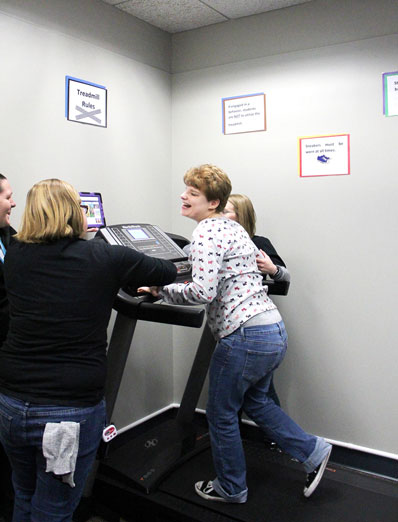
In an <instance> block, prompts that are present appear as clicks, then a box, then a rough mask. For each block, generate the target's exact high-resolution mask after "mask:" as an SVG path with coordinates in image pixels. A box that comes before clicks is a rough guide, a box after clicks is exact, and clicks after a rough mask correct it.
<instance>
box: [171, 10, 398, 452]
mask: <svg viewBox="0 0 398 522" xmlns="http://www.w3.org/2000/svg"><path fill="white" fill-rule="evenodd" d="M361 3H362V4H366V6H368V7H369V11H368V15H369V23H368V24H367V29H369V30H370V25H372V24H375V23H376V24H375V25H376V28H374V26H373V25H372V28H373V29H372V30H373V34H371V35H370V36H369V37H368V38H365V37H364V39H361V40H356V38H357V30H358V27H359V26H360V24H359V23H358V24H357V23H356V18H351V25H352V27H353V29H352V32H351V36H350V28H349V24H348V23H345V24H344V27H343V28H342V31H341V34H340V38H341V41H344V42H349V43H342V44H334V45H325V46H320V41H319V38H321V35H320V31H319V27H320V26H322V27H324V28H325V32H326V40H325V41H328V38H329V36H330V34H331V33H330V27H329V26H328V25H327V20H326V19H325V18H324V16H323V14H322V13H323V9H322V8H325V9H326V8H327V12H329V13H332V12H333V8H335V9H336V10H338V12H339V16H338V17H337V18H338V19H344V16H343V14H344V7H343V5H345V6H346V7H345V9H346V13H345V14H346V18H347V19H350V17H351V15H354V14H355V15H356V14H357V13H355V12H352V10H353V9H354V7H355V6H353V4H355V2H347V3H345V2H344V3H343V2H335V1H329V2H327V1H323V0H322V1H320V2H311V3H308V4H303V5H302V6H297V7H296V8H294V11H292V13H293V12H295V13H296V15H297V18H296V21H297V25H296V26H295V27H294V28H292V27H293V26H292V18H291V17H290V15H289V17H288V19H287V21H286V25H283V20H282V19H281V18H280V17H281V16H282V13H280V17H279V15H278V17H279V18H278V31H279V38H280V41H282V40H283V39H284V36H285V35H286V38H287V40H289V41H290V42H291V41H292V40H293V38H294V36H295V34H299V33H300V31H301V30H302V29H303V28H302V27H301V26H300V22H301V21H302V22H303V24H304V25H303V27H304V29H306V28H308V24H309V22H308V20H310V21H311V26H313V27H315V28H318V29H317V30H316V31H315V33H316V38H315V41H314V46H313V47H314V48H313V49H310V48H309V47H311V45H310V42H309V39H310V38H309V36H308V33H307V37H306V45H305V47H306V48H307V49H306V50H297V51H293V50H292V49H289V52H285V53H280V54H276V53H275V51H272V52H271V53H270V55H268V56H267V52H266V50H265V49H267V48H268V46H267V45H266V44H267V42H268V39H267V36H268V35H267V32H266V30H265V29H268V28H269V27H270V23H269V19H268V18H267V16H265V15H264V16H262V17H261V18H257V17H255V20H253V18H252V17H251V18H250V19H245V20H241V21H238V22H241V25H238V24H237V23H232V22H231V23H230V22H228V24H219V25H218V26H211V27H208V28H205V29H203V30H196V31H190V32H187V33H181V34H179V35H176V36H175V37H174V38H173V41H174V43H173V45H174V52H176V53H177V57H178V69H179V70H181V71H185V72H178V73H175V74H174V75H173V89H172V91H173V137H172V144H173V165H172V172H173V174H172V180H173V186H172V192H173V194H174V197H175V199H176V200H178V196H179V194H180V193H181V191H182V188H183V184H182V175H183V173H184V172H185V170H186V169H187V168H189V167H191V166H193V165H197V164H200V163H203V162H212V163H215V164H217V165H219V166H221V167H222V168H224V169H225V170H226V172H227V173H229V175H230V177H231V179H232V183H233V190H234V191H235V192H243V193H245V194H248V195H249V196H250V197H251V198H252V199H253V202H254V204H255V208H256V211H257V215H258V232H259V233H260V234H263V235H266V236H268V237H270V238H271V240H272V241H273V243H274V245H275V246H276V247H277V249H278V251H279V252H280V254H281V255H282V257H283V258H284V259H285V260H286V262H287V264H288V266H289V268H290V271H291V274H292V284H291V289H290V292H289V295H288V296H287V297H279V298H275V301H276V302H277V304H278V306H280V310H281V312H282V314H283V316H284V318H285V321H286V324H287V328H288V332H289V335H290V348H289V353H288V356H287V358H286V361H285V363H284V365H283V367H282V368H281V369H280V370H279V372H278V374H277V377H276V385H277V390H278V392H279V394H280V397H281V401H282V403H283V405H284V406H285V407H286V409H287V411H288V412H289V413H290V414H291V415H292V416H294V418H295V419H296V420H297V421H298V422H299V423H300V424H302V425H303V427H304V428H306V429H307V430H308V431H311V432H313V433H316V434H318V435H322V436H325V437H328V438H330V439H333V440H336V441H340V442H343V443H352V444H354V445H358V446H363V447H366V448H369V449H374V450H379V451H384V452H387V453H391V454H395V455H397V457H398V446H397V438H396V433H397V431H398V418H397V416H396V415H394V414H393V412H395V410H396V404H397V401H398V382H397V379H396V371H395V368H396V365H397V350H396V347H397V346H396V345H397V343H396V339H395V337H396V335H395V325H394V314H395V308H396V307H395V301H396V296H397V290H398V288H397V286H398V285H397V282H396V277H395V265H396V263H395V261H394V260H395V258H396V257H397V255H398V248H397V242H396V237H397V232H398V230H397V210H396V209H397V206H396V194H397V188H398V186H397V185H398V182H397V176H396V165H397V160H398V148H397V138H398V118H393V117H392V118H386V117H384V116H383V114H382V76H381V75H382V73H383V72H387V71H393V70H397V65H398V64H397V50H398V35H397V34H390V35H387V36H375V34H377V33H378V32H379V33H380V34H386V33H385V31H386V27H387V28H390V29H391V17H393V14H394V13H393V11H392V9H391V7H392V2H388V1H387V2H383V1H381V2H376V1H374V2H370V1H366V3H365V2H361ZM347 4H348V5H347ZM356 4H358V2H356ZM394 5H395V6H396V4H394ZM370 7H372V9H370ZM376 7H378V9H379V10H378V11H376ZM397 11H398V10H397V9H396V7H395V11H394V12H395V18H394V21H395V24H394V28H395V30H396V27H397V23H396V22H397V16H398V12H397ZM376 12H377V13H378V14H377V16H376V15H375V13H376ZM299 13H301V15H299ZM358 13H359V14H358V16H359V17H360V20H362V19H363V18H364V16H363V12H362V11H361V10H359V11H358ZM271 17H272V18H273V19H274V20H275V17H277V13H275V15H271ZM331 24H332V25H333V19H331ZM244 29H246V30H247V33H245V31H244ZM289 30H290V31H292V32H289ZM245 34H247V37H248V39H249V41H250V42H251V43H252V44H253V47H254V54H255V55H256V53H257V52H258V50H259V49H260V48H261V47H263V48H264V50H265V51H264V56H265V57H264V58H258V57H256V58H255V59H248V56H244V57H243V59H242V61H240V60H239V56H240V55H239V53H238V58H237V59H236V60H235V61H236V63H230V64H226V62H227V61H228V56H229V57H230V58H231V56H230V53H229V51H228V49H227V48H226V47H225V46H224V44H225V42H226V41H228V42H231V41H232V40H234V41H239V42H242V47H243V48H244V50H245V52H246V51H248V48H247V47H246V45H245V39H244V38H243V35H245ZM361 34H362V36H363V33H361ZM273 36H274V32H273V31H270V34H269V37H270V38H271V37H273ZM239 38H240V39H239ZM350 40H352V42H351V41H350ZM220 42H221V44H220ZM255 42H257V44H258V45H256V44H255ZM272 45H273V44H272V42H270V46H271V47H272ZM178 49H179V51H178ZM193 50H194V52H193ZM183 58H184V59H185V60H184V59H183ZM217 60H219V61H220V63H221V65H214V66H209V63H210V62H212V61H213V62H214V61H217ZM174 64H175V65H174V67H176V59H175V62H174ZM195 67H196V70H191V69H194V68H195ZM257 92H265V93H266V100H267V131H266V132H259V133H253V134H241V135H233V136H224V135H222V133H221V98H223V97H228V96H235V95H243V94H249V93H257ZM334 133H349V134H350V135H351V175H350V176H340V177H327V178H325V177H324V178H307V179H300V178H299V175H298V155H297V138H298V137H299V136H308V135H322V134H334ZM174 215H175V217H174V222H173V223H174V224H173V227H174V228H175V230H179V231H180V233H184V234H190V232H191V231H192V228H193V225H194V223H191V222H188V221H184V219H182V218H181V217H179V216H177V215H176V213H174ZM193 337H194V336H193ZM188 344H189V340H188V333H186V332H184V333H178V332H176V340H175V360H178V366H177V363H175V364H176V368H178V370H179V371H180V372H181V373H180V375H178V374H176V379H177V385H176V390H178V389H179V386H181V383H182V382H183V381H184V379H185V374H186V372H187V370H188V368H189V365H190V363H191V354H190V350H187V347H188ZM201 406H202V407H204V406H205V396H203V398H202V401H201Z"/></svg>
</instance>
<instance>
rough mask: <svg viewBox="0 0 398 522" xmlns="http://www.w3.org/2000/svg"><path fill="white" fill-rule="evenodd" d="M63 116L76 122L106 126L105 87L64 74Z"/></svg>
mask: <svg viewBox="0 0 398 522" xmlns="http://www.w3.org/2000/svg"><path fill="white" fill-rule="evenodd" d="M65 117H66V118H67V119H68V120H70V121H76V122H78V123H86V124H88V125H95V126H96V127H106V126H107V90H106V87H104V86H103V85H98V84H96V83H92V82H87V81H85V80H80V79H79V78H73V77H72V76H65Z"/></svg>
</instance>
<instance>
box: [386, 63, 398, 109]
mask: <svg viewBox="0 0 398 522" xmlns="http://www.w3.org/2000/svg"><path fill="white" fill-rule="evenodd" d="M383 114H384V115H385V116H398V71H394V72H388V73H384V74H383Z"/></svg>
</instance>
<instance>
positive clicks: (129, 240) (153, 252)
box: [97, 223, 191, 281]
mask: <svg viewBox="0 0 398 522" xmlns="http://www.w3.org/2000/svg"><path fill="white" fill-rule="evenodd" d="M97 235H98V236H99V237H102V238H103V239H105V241H107V242H108V243H109V244H111V245H122V246H127V247H130V248H133V249H134V250H137V251H138V252H141V253H143V254H146V255H148V256H151V257H158V258H161V259H167V260H169V261H172V262H173V263H174V264H175V265H176V267H177V272H178V276H177V281H180V280H183V279H184V278H187V279H189V278H190V274H191V264H190V262H189V261H188V258H187V256H186V254H185V252H184V251H183V250H182V249H181V248H180V247H179V246H178V245H177V244H176V243H175V242H174V241H173V240H172V239H171V238H170V237H169V236H168V235H167V234H166V233H165V232H163V230H161V229H160V228H159V227H158V226H156V225H150V224H148V223H133V224H127V225H111V226H108V227H106V228H101V229H100V230H99V232H98V234H97Z"/></svg>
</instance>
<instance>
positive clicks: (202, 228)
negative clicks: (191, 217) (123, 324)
mask: <svg viewBox="0 0 398 522" xmlns="http://www.w3.org/2000/svg"><path fill="white" fill-rule="evenodd" d="M223 250H224V246H223V244H222V240H221V239H220V240H219V238H217V237H216V234H215V233H214V231H213V230H212V229H211V228H210V227H209V225H208V226H206V223H205V222H201V223H199V225H198V226H197V227H196V229H195V230H194V232H193V235H192V243H191V253H190V259H191V262H192V281H191V282H190V283H186V284H184V283H178V284H171V285H167V286H164V287H163V289H162V290H161V291H160V296H161V297H162V298H163V299H164V300H165V301H166V302H167V303H173V304H210V303H211V302H212V301H213V300H214V299H215V297H216V295H217V288H218V283H219V278H220V269H221V264H222V259H223Z"/></svg>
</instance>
